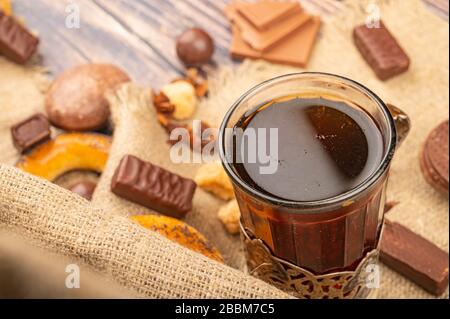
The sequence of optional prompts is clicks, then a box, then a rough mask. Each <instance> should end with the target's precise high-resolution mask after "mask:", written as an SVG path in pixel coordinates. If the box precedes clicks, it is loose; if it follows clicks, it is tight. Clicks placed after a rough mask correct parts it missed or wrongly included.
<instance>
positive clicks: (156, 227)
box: [131, 215, 223, 263]
mask: <svg viewBox="0 0 450 319" xmlns="http://www.w3.org/2000/svg"><path fill="white" fill-rule="evenodd" d="M131 219H132V220H134V221H136V222H138V223H139V224H140V225H141V226H143V227H145V228H147V229H149V230H151V231H156V232H158V233H159V234H160V235H162V236H164V237H166V238H168V239H170V240H172V241H174V242H176V243H178V244H180V245H182V246H184V247H186V248H189V249H191V250H193V251H195V252H198V253H200V254H203V255H205V256H206V257H209V258H211V259H214V260H216V261H218V262H221V263H223V257H222V255H221V254H220V252H219V251H218V250H217V249H216V248H215V247H213V246H212V245H211V244H210V242H209V241H208V240H207V239H206V238H205V236H203V235H202V234H201V233H200V232H199V231H197V230H196V229H195V228H193V227H191V226H189V225H187V224H186V223H184V222H182V221H180V220H178V219H175V218H171V217H167V216H156V215H140V216H132V217H131Z"/></svg>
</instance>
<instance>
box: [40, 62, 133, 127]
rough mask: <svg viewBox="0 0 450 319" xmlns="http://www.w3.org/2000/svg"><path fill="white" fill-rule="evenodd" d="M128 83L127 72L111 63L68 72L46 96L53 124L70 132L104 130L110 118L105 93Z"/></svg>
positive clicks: (55, 83)
mask: <svg viewBox="0 0 450 319" xmlns="http://www.w3.org/2000/svg"><path fill="white" fill-rule="evenodd" d="M128 81H130V78H129V77H128V75H127V74H126V73H125V72H124V71H122V70H121V69H119V68H117V67H116V66H114V65H110V64H85V65H80V66H77V67H75V68H72V69H69V70H67V71H65V72H64V73H63V74H61V75H60V76H59V77H58V78H57V79H56V80H55V81H54V82H53V83H52V85H51V86H50V89H49V91H48V93H47V97H46V100H45V108H46V110H47V115H48V117H49V119H50V122H52V124H53V125H55V126H57V127H60V128H63V129H65V130H68V131H90V130H98V129H101V128H102V127H104V126H105V125H106V124H107V122H108V119H109V116H110V111H109V103H108V101H107V99H106V97H105V93H106V92H107V91H108V90H113V89H115V88H117V87H118V86H119V85H120V84H122V83H124V82H128Z"/></svg>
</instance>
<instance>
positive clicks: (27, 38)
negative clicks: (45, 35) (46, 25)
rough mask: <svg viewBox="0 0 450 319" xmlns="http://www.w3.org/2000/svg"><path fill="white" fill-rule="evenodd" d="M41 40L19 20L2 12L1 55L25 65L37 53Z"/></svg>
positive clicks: (0, 16) (0, 28)
mask: <svg viewBox="0 0 450 319" xmlns="http://www.w3.org/2000/svg"><path fill="white" fill-rule="evenodd" d="M38 44H39V39H38V38H37V37H35V36H34V35H33V34H31V33H30V32H29V31H28V30H27V29H26V28H25V27H23V26H22V25H21V24H20V23H19V22H18V21H17V20H15V19H14V18H13V17H11V16H7V15H6V14H4V13H3V12H2V11H1V10H0V54H2V55H4V56H5V57H7V58H8V59H10V60H12V61H14V62H16V63H19V64H25V63H26V62H28V60H29V59H30V58H31V57H32V56H33V54H34V53H35V52H36V50H37V47H38Z"/></svg>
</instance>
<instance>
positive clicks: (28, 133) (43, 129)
mask: <svg viewBox="0 0 450 319" xmlns="http://www.w3.org/2000/svg"><path fill="white" fill-rule="evenodd" d="M11 135H12V139H13V143H14V146H15V147H16V148H17V149H18V150H19V151H20V152H22V153H23V152H26V151H28V150H29V149H31V148H32V147H33V146H36V145H37V144H39V143H42V142H44V141H46V140H48V139H49V138H50V135H51V132H50V123H49V121H48V120H47V118H46V117H45V116H44V115H42V114H35V115H33V116H31V117H29V118H27V119H26V120H24V121H22V122H20V123H18V124H16V125H14V126H13V127H11Z"/></svg>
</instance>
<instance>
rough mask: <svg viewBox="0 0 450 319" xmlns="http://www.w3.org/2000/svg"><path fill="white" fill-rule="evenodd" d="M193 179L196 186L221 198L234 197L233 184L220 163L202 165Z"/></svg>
mask: <svg viewBox="0 0 450 319" xmlns="http://www.w3.org/2000/svg"><path fill="white" fill-rule="evenodd" d="M194 180H195V182H196V183H197V185H198V186H200V187H201V188H203V189H204V190H206V191H208V192H211V193H213V194H214V195H216V196H218V197H219V198H221V199H224V200H229V199H231V198H233V197H234V192H233V185H232V184H231V181H230V179H229V177H228V175H227V173H226V172H225V170H224V169H223V167H222V164H220V163H218V162H213V163H207V164H204V165H202V166H201V167H200V168H199V169H198V171H197V174H196V175H195V178H194Z"/></svg>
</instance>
